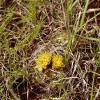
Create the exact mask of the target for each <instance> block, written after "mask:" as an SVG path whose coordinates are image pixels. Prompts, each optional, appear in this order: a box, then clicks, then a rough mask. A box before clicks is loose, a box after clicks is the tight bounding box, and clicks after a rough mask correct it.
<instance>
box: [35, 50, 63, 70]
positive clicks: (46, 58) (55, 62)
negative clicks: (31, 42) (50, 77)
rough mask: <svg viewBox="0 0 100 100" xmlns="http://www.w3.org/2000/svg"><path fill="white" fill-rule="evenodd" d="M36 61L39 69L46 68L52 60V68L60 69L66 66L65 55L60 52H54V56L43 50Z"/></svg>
mask: <svg viewBox="0 0 100 100" xmlns="http://www.w3.org/2000/svg"><path fill="white" fill-rule="evenodd" d="M35 61H36V67H37V69H38V71H42V70H43V69H46V68H47V65H49V64H50V62H51V61H52V69H59V68H62V67H63V66H64V63H63V57H62V56H61V55H60V54H53V56H52V55H51V54H50V53H49V52H47V51H45V52H42V53H41V54H40V55H39V56H38V58H37V59H36V60H35Z"/></svg>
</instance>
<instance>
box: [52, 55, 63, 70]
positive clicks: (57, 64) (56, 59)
mask: <svg viewBox="0 0 100 100" xmlns="http://www.w3.org/2000/svg"><path fill="white" fill-rule="evenodd" d="M63 66H64V63H63V57H62V56H61V55H59V54H54V55H53V57H52V69H59V68H62V67H63Z"/></svg>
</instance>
